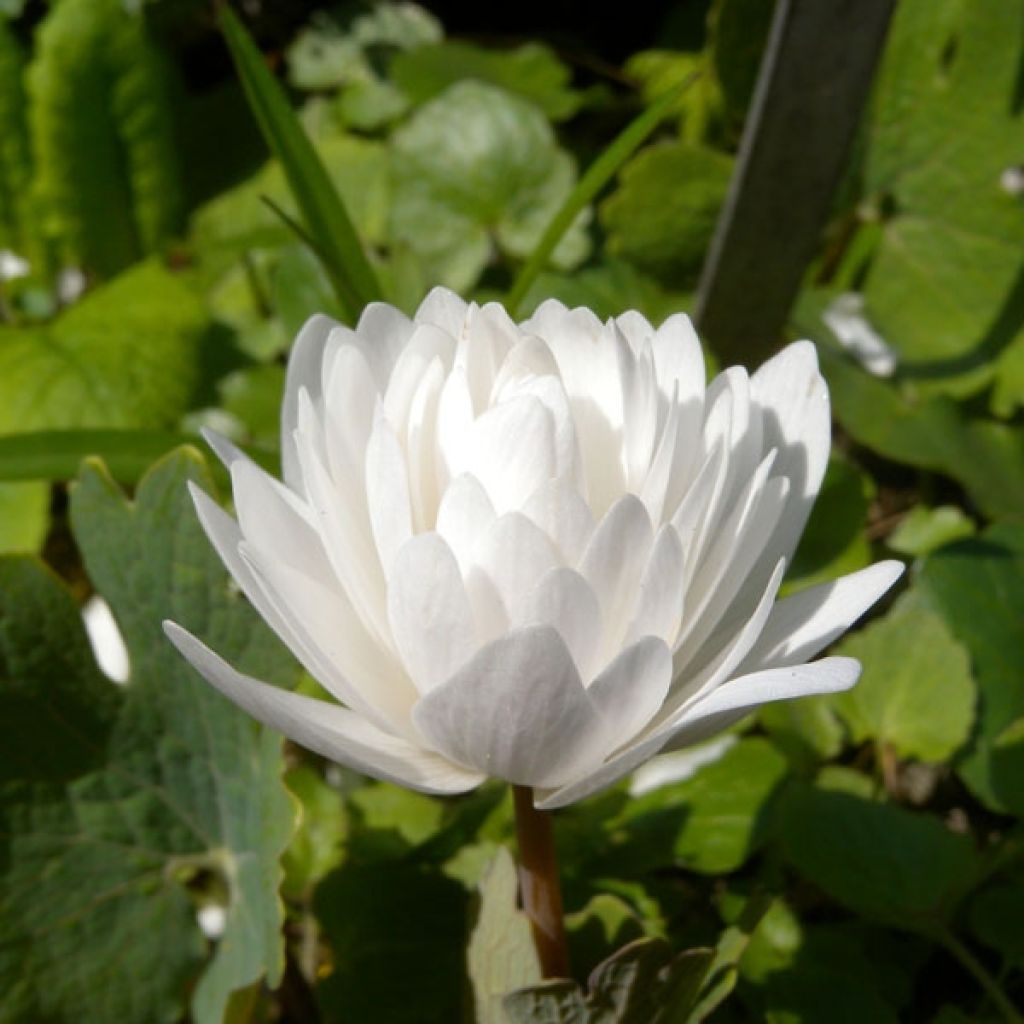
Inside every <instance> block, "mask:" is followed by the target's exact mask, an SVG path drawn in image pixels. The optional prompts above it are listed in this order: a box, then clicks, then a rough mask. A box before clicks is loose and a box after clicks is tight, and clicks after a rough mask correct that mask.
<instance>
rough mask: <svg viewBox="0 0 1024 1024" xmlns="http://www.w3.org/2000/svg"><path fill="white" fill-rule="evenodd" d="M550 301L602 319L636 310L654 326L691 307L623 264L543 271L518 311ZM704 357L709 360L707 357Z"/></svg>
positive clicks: (679, 296) (525, 311)
mask: <svg viewBox="0 0 1024 1024" xmlns="http://www.w3.org/2000/svg"><path fill="white" fill-rule="evenodd" d="M548 298H556V299H560V300H561V301H562V302H564V303H565V304H566V305H567V306H569V307H570V308H572V307H575V306H586V307H587V309H590V310H593V312H594V313H595V314H596V315H597V316H599V317H601V318H602V319H607V318H608V317H610V316H618V315H619V314H620V313H621V312H622V311H623V310H624V309H635V310H638V311H639V312H641V313H643V314H644V316H646V317H647V319H648V320H650V321H651V323H654V324H660V323H662V322H663V321H665V320H666V319H667V318H668V317H669V316H671V314H673V313H678V312H679V311H680V310H682V309H685V308H687V306H688V302H687V301H686V297H685V296H683V295H681V294H679V293H672V292H667V291H665V290H664V289H663V288H662V287H661V285H659V284H658V283H657V282H656V281H653V280H651V278H649V277H645V276H644V275H643V274H641V273H640V272H639V271H638V270H637V269H636V268H635V267H633V266H631V265H630V264H629V263H624V262H623V261H622V260H609V261H607V262H603V263H598V264H596V265H595V266H588V267H585V268H584V269H582V270H578V271H575V272H574V273H571V274H561V273H558V272H557V271H551V270H546V271H543V272H541V274H540V275H539V276H538V277H537V278H536V279H535V280H534V281H533V283H532V284H531V285H530V287H529V289H528V290H527V292H526V294H525V295H524V296H523V299H522V301H521V302H520V303H519V306H518V309H519V310H520V311H521V312H522V313H523V314H528V313H532V312H533V311H534V310H535V309H536V308H537V307H538V306H539V305H540V304H541V303H542V302H543V301H544V300H545V299H548ZM704 357H705V360H707V359H708V353H705V355H704Z"/></svg>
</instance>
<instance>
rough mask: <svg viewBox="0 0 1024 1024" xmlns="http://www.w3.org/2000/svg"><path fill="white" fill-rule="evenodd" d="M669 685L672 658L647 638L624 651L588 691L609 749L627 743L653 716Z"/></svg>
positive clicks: (659, 644) (659, 642) (665, 650)
mask: <svg viewBox="0 0 1024 1024" xmlns="http://www.w3.org/2000/svg"><path fill="white" fill-rule="evenodd" d="M671 682H672V655H671V653H669V649H668V647H667V646H666V645H665V643H664V642H663V641H661V640H659V639H658V638H657V637H654V636H646V637H644V638H643V639H642V640H641V641H639V642H638V643H635V644H633V646H632V647H627V648H626V650H624V651H623V652H622V653H621V654H620V655H619V656H618V657H617V658H616V659H615V660H614V661H613V662H612V663H611V664H610V665H609V666H608V667H607V668H606V669H605V670H604V671H603V672H602V673H601V674H600V675H599V676H598V677H597V678H596V679H595V680H594V681H593V682H592V683H591V684H590V686H589V687H588V688H587V694H588V696H589V697H590V699H591V700H592V701H593V702H594V705H595V706H596V707H597V709H598V711H600V712H601V714H602V715H603V716H604V719H605V722H606V724H607V726H608V729H609V735H610V737H611V743H610V744H609V746H610V747H611V748H612V749H615V748H617V747H621V746H623V745H624V744H626V743H628V742H629V741H630V740H631V739H632V738H633V737H634V736H635V735H636V734H637V733H638V732H639V731H640V730H641V729H642V728H643V727H644V726H645V725H647V723H648V722H649V721H650V720H651V719H652V718H653V717H654V716H655V714H656V713H657V711H658V708H660V707H661V704H662V701H664V699H665V695H666V694H667V693H668V688H669V684H670V683H671Z"/></svg>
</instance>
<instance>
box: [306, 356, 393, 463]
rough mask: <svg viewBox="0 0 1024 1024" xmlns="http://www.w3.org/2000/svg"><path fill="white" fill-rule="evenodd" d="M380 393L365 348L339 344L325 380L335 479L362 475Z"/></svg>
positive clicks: (328, 437)
mask: <svg viewBox="0 0 1024 1024" xmlns="http://www.w3.org/2000/svg"><path fill="white" fill-rule="evenodd" d="M378 396H379V392H378V390H377V385H376V384H375V383H374V379H373V373H372V371H371V370H370V365H369V363H368V362H367V361H366V357H365V355H364V354H363V351H362V349H361V348H360V347H359V346H357V345H355V344H345V345H341V346H339V348H338V350H337V352H336V353H335V356H334V359H333V361H332V363H331V368H330V371H329V373H328V375H327V380H326V381H325V383H324V409H323V413H324V418H325V421H326V422H325V429H324V431H323V433H324V435H325V436H324V448H325V449H326V452H327V468H328V469H329V470H330V473H331V476H332V477H334V479H335V480H346V479H352V478H358V476H359V470H360V469H361V467H362V465H363V460H364V458H365V455H366V445H367V444H368V443H369V440H370V432H371V430H372V429H373V412H374V409H375V408H376V405H377V402H378V401H379V397H378ZM296 426H298V424H296Z"/></svg>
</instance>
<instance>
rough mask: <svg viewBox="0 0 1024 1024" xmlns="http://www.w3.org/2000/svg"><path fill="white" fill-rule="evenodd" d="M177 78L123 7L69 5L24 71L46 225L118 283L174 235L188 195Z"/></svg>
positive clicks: (79, 262)
mask: <svg viewBox="0 0 1024 1024" xmlns="http://www.w3.org/2000/svg"><path fill="white" fill-rule="evenodd" d="M171 76H172V71H171V68H170V65H169V64H168V63H167V61H166V58H165V57H164V55H163V54H162V53H161V52H160V51H159V49H158V48H157V47H156V45H155V44H154V43H153V42H152V41H151V39H150V38H149V36H148V34H147V32H146V28H145V23H144V21H143V19H142V18H141V17H140V16H138V15H134V14H129V13H127V12H126V10H125V6H124V4H122V3H121V2H120V0H62V2H61V3H59V4H55V5H54V6H53V7H51V8H50V10H49V13H48V14H47V16H46V18H45V19H44V21H43V23H42V24H41V25H40V27H39V30H38V32H37V34H36V55H35V58H34V60H33V61H32V64H31V67H30V68H29V71H28V80H27V84H28V94H29V100H30V107H29V110H30V118H31V132H32V142H33V149H34V155H35V165H36V168H37V174H38V177H37V180H36V188H37V189H38V193H39V196H40V201H41V204H42V209H43V216H44V222H43V228H44V230H45V232H46V233H47V234H48V235H51V236H53V237H54V238H56V240H57V241H58V243H59V244H60V246H61V249H62V251H63V256H64V259H65V261H66V262H68V263H71V264H74V265H76V266H81V267H83V268H84V269H86V270H89V271H92V272H94V273H96V274H99V275H101V276H104V277H106V276H111V275H113V274H115V273H117V272H118V271H119V270H122V269H123V268H124V267H126V266H127V265H128V264H130V263H132V262H134V261H135V260H137V259H138V258H139V257H140V256H141V255H143V254H145V253H150V252H154V251H155V250H156V249H158V248H159V247H160V246H161V245H162V244H163V243H164V242H166V241H167V240H168V239H169V238H170V237H172V236H173V235H174V233H175V232H176V231H177V229H178V227H179V226H180V221H181V215H182V205H183V203H182V190H181V181H180V171H179V165H178V151H177V146H176V142H175V135H174V114H173V110H172V96H173V82H172V77H171Z"/></svg>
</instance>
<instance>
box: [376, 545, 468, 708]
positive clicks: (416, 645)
mask: <svg viewBox="0 0 1024 1024" xmlns="http://www.w3.org/2000/svg"><path fill="white" fill-rule="evenodd" d="M388 619H389V621H390V623H391V633H392V635H393V637H394V641H395V646H396V647H397V648H398V651H399V653H400V654H401V656H402V660H403V661H404V662H405V667H406V669H407V670H408V672H409V675H410V676H412V678H413V680H414V682H415V683H416V686H417V687H418V688H419V690H420V692H421V693H425V692H427V691H428V690H430V689H432V688H434V687H436V686H439V685H440V684H441V683H443V682H444V681H445V680H446V679H447V678H448V677H449V676H451V675H452V673H453V672H455V670H456V669H458V668H459V667H460V666H461V665H463V664H464V663H465V662H466V661H467V660H468V659H469V658H470V656H471V655H472V654H473V652H474V651H475V650H476V647H477V639H476V632H475V630H474V627H473V613H472V611H471V610H470V607H469V600H468V599H467V597H466V588H465V586H464V584H463V582H462V575H461V574H460V573H459V566H458V563H457V562H456V561H455V556H454V555H453V554H452V551H451V548H449V547H448V545H447V544H445V542H444V541H443V540H442V539H441V538H440V537H439V536H438V535H437V534H436V533H421V534H418V535H417V536H415V537H413V538H412V539H411V540H410V541H408V542H407V543H406V544H405V545H404V546H403V547H402V548H401V550H400V551H399V552H398V554H397V556H396V557H395V561H394V564H393V566H392V570H391V574H390V576H389V577H388Z"/></svg>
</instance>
